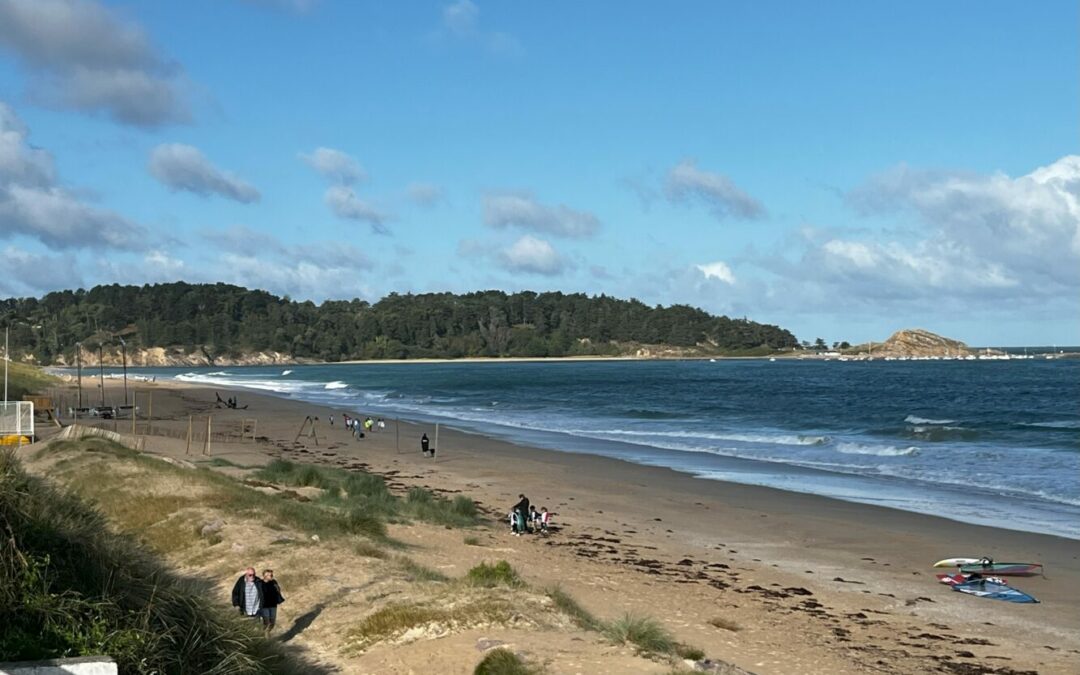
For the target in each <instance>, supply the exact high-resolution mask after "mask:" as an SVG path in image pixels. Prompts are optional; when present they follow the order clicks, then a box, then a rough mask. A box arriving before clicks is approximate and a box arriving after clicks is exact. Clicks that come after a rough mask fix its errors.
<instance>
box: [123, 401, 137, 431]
mask: <svg viewBox="0 0 1080 675" xmlns="http://www.w3.org/2000/svg"><path fill="white" fill-rule="evenodd" d="M138 401H139V392H135V401H133V402H132V404H131V435H132V436H134V435H135V404H136V403H138ZM125 403H126V401H125Z"/></svg>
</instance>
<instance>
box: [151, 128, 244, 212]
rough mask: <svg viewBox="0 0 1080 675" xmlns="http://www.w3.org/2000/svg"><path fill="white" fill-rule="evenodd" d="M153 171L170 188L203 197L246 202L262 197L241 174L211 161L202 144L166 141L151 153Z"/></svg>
mask: <svg viewBox="0 0 1080 675" xmlns="http://www.w3.org/2000/svg"><path fill="white" fill-rule="evenodd" d="M150 173H151V174H153V176H154V177H155V178H157V179H158V180H159V181H161V183H162V185H164V186H165V187H167V188H169V189H170V190H173V191H174V192H175V191H178V190H183V191H186V192H193V193H195V194H197V195H201V196H203V197H207V196H210V195H212V194H217V195H221V196H222V197H225V198H227V199H232V200H235V201H238V202H242V203H244V204H249V203H251V202H256V201H259V191H258V190H257V189H255V187H254V186H253V185H251V184H250V183H248V182H246V181H244V180H242V179H240V178H239V177H237V176H235V175H233V174H231V173H227V172H225V171H222V170H221V169H218V168H217V167H216V166H214V165H213V164H211V163H210V160H208V159H207V158H206V156H205V155H203V154H202V152H200V151H199V149H198V148H195V147H192V146H190V145H182V144H180V143H164V144H162V145H159V146H157V147H156V148H154V151H153V152H152V153H151V154H150Z"/></svg>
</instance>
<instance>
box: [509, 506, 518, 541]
mask: <svg viewBox="0 0 1080 675" xmlns="http://www.w3.org/2000/svg"><path fill="white" fill-rule="evenodd" d="M520 523H521V514H520V513H518V510H517V509H511V510H510V534H512V535H514V536H515V537H517V536H520V535H521V525H520Z"/></svg>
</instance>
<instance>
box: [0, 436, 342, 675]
mask: <svg viewBox="0 0 1080 675" xmlns="http://www.w3.org/2000/svg"><path fill="white" fill-rule="evenodd" d="M0 529H2V530H3V543H2V544H0V661H18V660H28V659H44V658H57V657H66V656H79V655H90V654H103V653H104V654H108V655H110V656H112V657H113V658H114V659H115V660H116V661H117V663H118V665H119V667H120V670H121V672H124V673H194V672H197V673H222V674H224V673H295V672H310V673H319V672H324V671H323V670H322V669H320V668H319V667H318V666H316V665H314V664H310V663H301V662H299V661H298V660H297V659H296V658H295V657H293V656H290V655H289V654H287V653H286V651H285V650H284V648H282V647H281V646H280V645H278V644H276V643H273V642H270V641H268V640H265V639H264V638H263V637H262V636H261V635H258V634H257V633H256V632H255V631H253V630H252V629H251V628H252V627H251V626H249V625H247V624H245V623H243V622H241V621H239V620H238V619H237V618H236V617H233V616H228V615H225V614H223V613H221V612H219V611H217V610H215V609H214V608H213V607H211V606H207V604H206V603H205V602H203V598H204V597H206V596H207V595H208V594H209V593H211V592H212V590H211V585H210V584H209V583H208V582H206V581H203V580H199V579H194V578H188V577H183V576H179V575H177V574H175V573H173V572H171V571H170V570H169V569H168V568H167V567H166V565H165V564H163V563H162V562H161V561H160V560H159V559H158V558H157V557H156V556H155V555H154V554H152V553H151V552H150V551H148V550H147V549H146V548H145V547H143V546H142V545H141V544H139V543H138V542H137V541H135V540H134V539H132V538H130V537H128V536H125V535H123V534H117V533H116V532H114V531H113V530H112V529H111V528H109V527H108V526H107V524H106V521H105V519H104V517H103V516H102V515H101V513H100V512H98V511H97V510H96V509H94V508H93V507H91V506H89V505H87V504H86V503H85V502H83V501H82V500H81V499H78V498H76V497H73V496H72V495H70V494H67V493H63V492H59V491H57V490H56V489H54V488H52V487H50V486H49V485H47V484H46V483H45V482H44V481H42V480H41V479H38V478H35V477H32V476H29V475H28V474H27V473H26V472H25V471H24V470H23V468H22V466H21V465H20V464H19V462H18V461H17V460H16V459H15V458H14V456H13V455H12V454H10V453H4V454H0Z"/></svg>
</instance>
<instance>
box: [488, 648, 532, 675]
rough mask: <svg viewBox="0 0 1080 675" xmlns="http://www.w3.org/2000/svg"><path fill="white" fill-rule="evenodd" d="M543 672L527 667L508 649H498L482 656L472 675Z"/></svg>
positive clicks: (517, 674)
mask: <svg viewBox="0 0 1080 675" xmlns="http://www.w3.org/2000/svg"><path fill="white" fill-rule="evenodd" d="M543 672H544V671H543V669H541V668H539V667H536V666H532V665H529V664H528V663H526V662H525V660H524V659H522V658H521V657H520V656H518V655H517V654H515V653H514V652H512V651H510V650H509V649H506V648H504V647H500V648H498V649H492V650H491V651H490V652H488V653H487V655H486V656H484V659H483V660H482V661H481V662H480V663H479V664H477V666H476V669H475V670H474V671H473V675H541V673H543Z"/></svg>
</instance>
